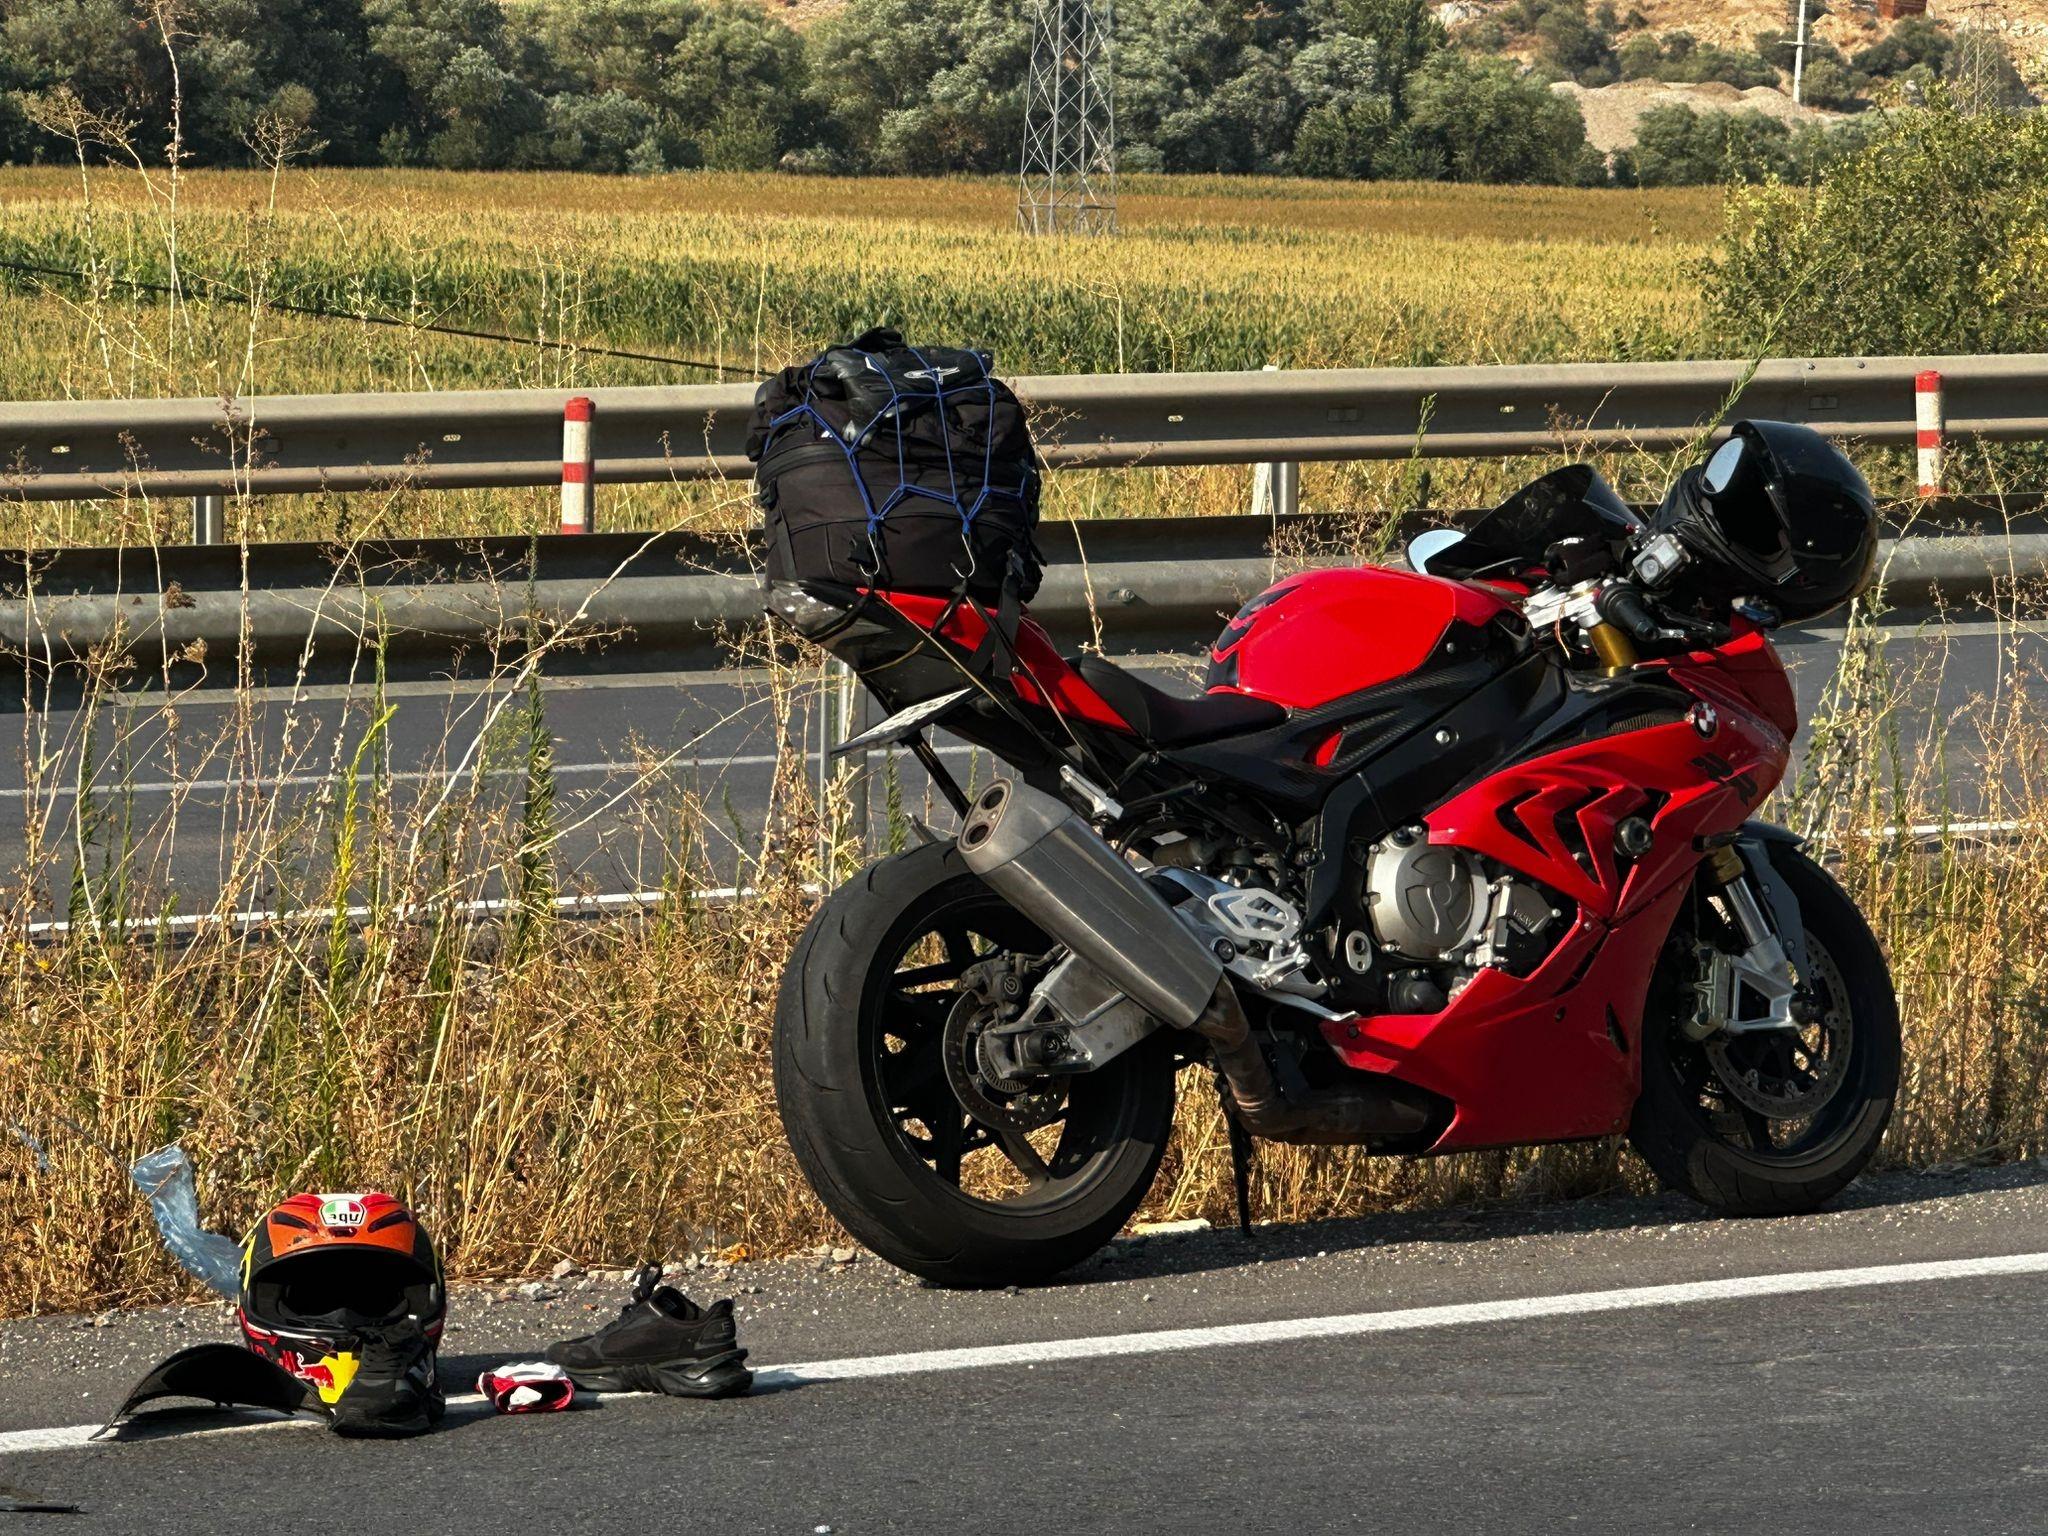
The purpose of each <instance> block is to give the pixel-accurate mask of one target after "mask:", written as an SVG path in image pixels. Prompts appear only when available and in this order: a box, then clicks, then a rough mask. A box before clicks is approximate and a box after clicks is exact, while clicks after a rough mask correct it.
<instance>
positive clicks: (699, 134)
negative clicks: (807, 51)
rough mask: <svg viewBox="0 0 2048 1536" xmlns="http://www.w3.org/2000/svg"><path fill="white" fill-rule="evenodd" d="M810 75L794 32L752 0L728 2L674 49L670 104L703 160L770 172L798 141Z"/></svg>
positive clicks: (666, 92) (707, 12) (666, 91)
mask: <svg viewBox="0 0 2048 1536" xmlns="http://www.w3.org/2000/svg"><path fill="white" fill-rule="evenodd" d="M806 80H807V71H806V68H805V60H804V48H803V40H802V39H801V38H799V37H798V36H797V34H796V33H795V32H794V31H792V30H791V29H790V28H788V27H786V26H784V25H783V24H782V23H781V22H779V21H777V20H775V18H774V17H772V16H770V15H769V14H768V13H767V12H766V11H764V10H762V9H761V8H760V6H758V5H756V4H752V3H749V0H720V3H717V4H713V5H710V6H707V7H705V8H704V9H703V11H702V12H701V13H700V14H699V16H698V18H697V20H696V22H695V24H694V25H692V26H691V27H689V28H688V29H687V30H686V31H685V32H684V34H683V36H682V39H681V40H680V41H679V42H678V43H677V44H676V46H675V48H674V49H673V50H672V51H671V52H670V53H669V56H668V60H667V65H666V67H665V68H664V70H663V72H662V82H661V83H662V92H663V106H664V108H665V110H666V112H667V113H668V116H669V120H670V122H672V123H673V124H674V125H675V127H676V128H677V129H679V130H680V131H681V132H682V133H684V134H686V135H687V136H688V137H689V138H690V140H691V142H692V144H693V146H694V147H695V151H696V155H697V158H698V160H699V161H700V162H701V163H702V164H705V165H709V166H713V167H715V168H718V169H723V170H765V169H767V168H768V167H770V166H772V165H774V164H775V161H776V159H777V157H778V156H780V155H781V154H782V152H783V151H784V150H786V149H789V148H791V147H793V145H794V143H795V140H796V137H797V134H798V131H799V129H800V126H801V125H802V123H803V121H804V119H805V116H806V113H805V110H804V92H805V85H806Z"/></svg>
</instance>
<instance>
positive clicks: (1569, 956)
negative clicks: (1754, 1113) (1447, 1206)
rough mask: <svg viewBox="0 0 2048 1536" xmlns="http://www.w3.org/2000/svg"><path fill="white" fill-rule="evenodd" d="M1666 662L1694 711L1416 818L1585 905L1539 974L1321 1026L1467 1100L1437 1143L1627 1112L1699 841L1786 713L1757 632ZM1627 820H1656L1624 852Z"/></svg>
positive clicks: (1784, 695) (1716, 829)
mask: <svg viewBox="0 0 2048 1536" xmlns="http://www.w3.org/2000/svg"><path fill="white" fill-rule="evenodd" d="M1669 670H1670V672H1671V676H1672V679H1673V681H1675V682H1677V683H1679V684H1680V685H1681V686H1682V687H1684V688H1685V689H1686V690H1687V691H1688V692H1690V693H1692V694H1694V695H1695V696H1696V697H1698V698H1699V699H1700V700H1701V701H1702V703H1703V704H1704V705H1706V706H1707V707H1706V708H1700V709H1695V710H1694V711H1693V715H1692V718H1691V719H1687V720H1680V721H1677V722H1675V723H1673V724H1668V725H1657V726H1651V727H1648V728H1646V729H1643V730H1636V731H1629V732H1625V733H1623V734H1621V735H1616V736H1608V737H1602V738H1598V739H1596V740H1593V741H1588V742H1582V743H1579V744H1577V745H1574V746H1570V747H1565V748H1562V749H1560V750H1559V751H1556V752H1550V753H1546V754H1544V755H1543V756H1541V757H1536V758H1531V759H1530V760H1528V761H1527V762H1522V763H1517V764H1514V765H1513V766H1511V767H1507V768H1503V769H1502V770H1500V771H1499V772H1498V773H1495V774H1493V775H1491V776H1489V777H1488V778H1486V779H1484V780H1482V781H1481V782H1480V783H1478V784H1476V785H1474V786H1473V787H1472V788H1471V789H1469V790H1467V791H1465V792H1464V793H1463V794H1460V795H1457V796H1455V797H1453V798H1452V799H1451V800H1449V801H1447V802H1446V803H1445V804H1444V805H1442V806H1440V807H1438V808H1437V809H1436V810H1435V811H1433V812H1431V813H1430V814H1429V815H1428V816H1426V817H1425V818H1424V821H1425V822H1426V823H1427V825H1428V827H1429V840H1430V841H1431V842H1432V843H1447V844H1455V845H1457V846H1458V847H1461V848H1467V849H1470V850H1472V851H1473V852H1475V853H1482V854H1485V855H1487V856H1488V857H1489V858H1493V859H1497V860H1499V861H1500V862H1501V863H1503V864H1505V865H1507V866H1508V867H1510V868H1511V869H1515V870H1517V871H1519V872H1521V873H1522V874H1525V875H1527V876H1529V877H1531V878H1532V879H1535V880H1537V881H1539V882H1541V883H1542V884H1543V885H1544V886H1547V887H1548V888H1549V889H1551V890H1552V891H1555V892H1557V893H1558V894H1559V895H1561V896H1563V897H1565V898H1567V899H1569V900H1570V901H1572V902H1574V903H1575V904H1576V905H1577V906H1578V909H1579V918H1578V921H1577V923H1576V924H1575V925H1574V926H1573V928H1572V930H1571V932H1570V933H1569V934H1568V935H1567V936H1566V937H1565V939H1564V940H1563V941H1562V942H1560V944H1559V945H1558V947H1557V948H1556V950H1554V951H1553V952H1552V953H1551V954H1550V955H1549V956H1548V957H1547V958H1546V959H1545V960H1544V961H1543V963H1542V964H1541V965H1540V966H1539V967H1538V968H1537V969H1536V970H1535V972H1534V973H1532V974H1531V975H1529V976H1526V977H1522V978H1519V979H1518V978H1516V977H1513V976H1510V975H1508V974H1507V973H1506V972H1503V971H1498V970H1484V971H1481V972H1480V973H1479V974H1478V975H1477V976H1476V977H1475V978H1473V980H1472V981H1471V983H1470V984H1469V985H1468V986H1466V987H1465V989H1464V990H1463V991H1461V992H1460V993H1459V994H1458V995H1457V997H1456V998H1455V999H1454V1000H1453V1001H1452V1002H1451V1004H1450V1005H1449V1006H1448V1007H1447V1008H1445V1009H1444V1010H1443V1011H1442V1012H1440V1013H1435V1014H1387V1015H1381V1016H1377V1017H1372V1018H1365V1019H1360V1020H1357V1021H1355V1022H1341V1021H1340V1022H1333V1023H1330V1024H1328V1025H1326V1026H1325V1028H1324V1033H1325V1036H1326V1038H1328V1040H1329V1042H1330V1044H1331V1045H1332V1046H1333V1047H1335V1048H1336V1050H1337V1052H1338V1054H1339V1055H1340V1056H1341V1057H1343V1059H1344V1060H1345V1062H1346V1063H1347V1064H1348V1065H1350V1066H1353V1067H1358V1068H1361V1069H1363V1070H1366V1071H1372V1072H1386V1073H1392V1074H1393V1075H1395V1076H1397V1077H1400V1078H1402V1079H1403V1080H1405V1081H1407V1082H1411V1083H1414V1084H1416V1085H1417V1086H1419V1087H1423V1088H1427V1089H1429V1090H1431V1091H1432V1092H1435V1093H1440V1094H1442V1095H1444V1096H1445V1097H1446V1098H1448V1099H1450V1100H1451V1101H1452V1102H1453V1103H1454V1104H1455V1105H1456V1106H1457V1109H1456V1113H1455V1115H1454V1116H1453V1118H1452V1121H1451V1124H1450V1126H1449V1128H1448V1129H1447V1130H1446V1131H1445V1133H1444V1135H1443V1136H1442V1138H1441V1139H1440V1140H1439V1141H1438V1142H1437V1143H1436V1145H1435V1148H1434V1149H1433V1150H1437V1151H1450V1150H1453V1149H1461V1148H1472V1147H1490V1146H1504V1145H1509V1144H1516V1143H1522V1142H1533V1141H1555V1140H1564V1139H1570V1138H1573V1137H1581V1136H1602V1135H1607V1134H1609V1133H1611V1132H1615V1131H1619V1130H1621V1129H1623V1128H1624V1127H1625V1126H1626V1125H1627V1122H1628V1117H1629V1111H1630V1107H1631V1106H1632V1105H1633V1104H1634V1102H1635V1098H1636V1093H1637V1089H1638V1087H1639V1086H1640V1075H1639V1067H1638V1047H1639V1044H1640V1041H1641V1038H1642V1016H1643V1002H1644V995H1645V992H1646V990H1647V988H1648V986H1649V980H1650V975H1651V973H1652V971H1653V970H1654V969H1655V966H1656V961H1657V956H1658V953H1659V951H1660V950H1661V948H1662V946H1663V943H1664V938H1665V935H1666V933H1668V932H1669V930H1670V925H1671V921H1672V918H1673V916H1674V914H1675V913H1676V911H1677V907H1678V903H1679V901H1680V900H1681V899H1682V897H1683V896H1684V893H1685V892H1686V890H1687V889H1689V887H1690V884H1691V880H1692V876H1693V872H1694V870H1695V869H1696V868H1697V866H1698V862H1699V854H1698V851H1697V848H1698V844H1697V842H1696V841H1695V840H1696V839H1698V838H1700V837H1703V836H1709V835H1712V834H1715V833H1721V832H1729V831H1733V830H1734V829H1736V828H1738V827H1740V826H1741V825H1742V823H1743V822H1744V821H1745V820H1747V819H1748V817H1749V816H1750V814H1751V813H1752V811H1753V810H1754V808H1755V806H1756V805H1757V803H1758V802H1759V801H1761V800H1762V799H1763V798H1764V796H1765V795H1767V794H1769V793H1770V791H1771V790H1772V789H1773V788H1774V787H1775V786H1776V784H1777V783H1778V780H1779V779H1780V778H1781V777H1782V776H1783V775H1784V772H1785V765H1786V762H1787V759H1788V755H1789V751H1790V741H1789V734H1790V732H1789V729H1788V727H1789V726H1790V725H1791V724H1793V723H1794V721H1793V717H1791V716H1790V714H1789V710H1790V704H1789V700H1790V696H1791V695H1790V688H1789V686H1788V685H1787V684H1786V681H1785V675H1784V668H1783V666H1782V665H1781V664H1780V663H1779V662H1778V661H1777V658H1776V655H1775V653H1774V652H1773V651H1772V650H1771V648H1770V646H1769V644H1768V643H1767V642H1765V641H1763V640H1762V639H1761V638H1760V637H1759V638H1757V639H1756V640H1755V641H1753V642H1752V641H1751V640H1749V639H1747V638H1741V639H1738V640H1736V641H1734V642H1732V643H1731V645H1730V646H1729V647H1728V648H1727V649H1726V650H1725V651H1721V652H1695V653H1693V654H1692V655H1689V656H1686V657H1681V658H1678V659H1677V660H1676V661H1675V662H1674V663H1672V664H1671V665H1670V668H1669ZM1781 722H1783V724H1781ZM1631 816H1642V817H1645V818H1646V819H1648V820H1649V821H1650V824H1651V828H1652V831H1653V833H1654V837H1653V841H1652V844H1651V848H1650V851H1649V852H1648V853H1647V854H1645V855H1644V856H1643V857H1642V858H1641V859H1640V860H1638V861H1636V862H1635V863H1633V864H1632V865H1630V864H1627V863H1625V862H1624V861H1622V860H1621V859H1620V858H1619V857H1618V856H1617V853H1616V836H1615V829H1616V827H1617V825H1618V824H1619V823H1620V822H1621V821H1623V820H1624V819H1626V818H1628V817H1631Z"/></svg>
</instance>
